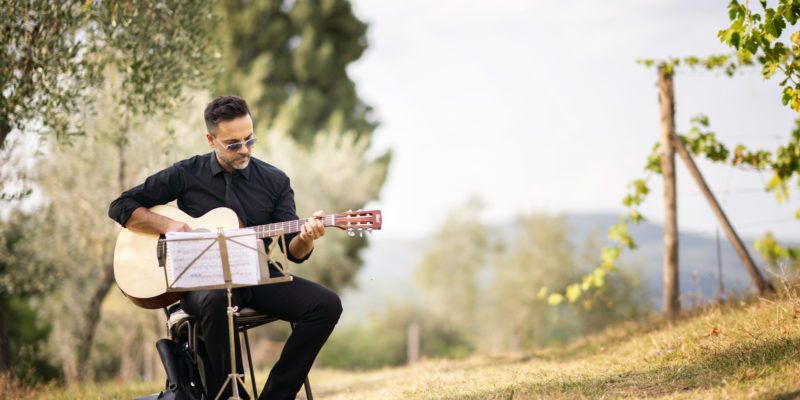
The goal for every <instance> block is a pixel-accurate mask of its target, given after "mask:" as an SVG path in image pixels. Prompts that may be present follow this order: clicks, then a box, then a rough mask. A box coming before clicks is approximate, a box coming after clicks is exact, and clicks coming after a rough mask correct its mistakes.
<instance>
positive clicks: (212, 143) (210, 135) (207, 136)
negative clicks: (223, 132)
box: [206, 132, 214, 149]
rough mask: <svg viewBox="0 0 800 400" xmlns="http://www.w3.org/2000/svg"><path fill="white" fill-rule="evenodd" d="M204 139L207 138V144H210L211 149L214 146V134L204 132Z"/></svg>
mask: <svg viewBox="0 0 800 400" xmlns="http://www.w3.org/2000/svg"><path fill="white" fill-rule="evenodd" d="M206 139H208V145H209V146H211V148H212V149H213V148H214V136H213V135H212V134H210V133H208V132H206Z"/></svg>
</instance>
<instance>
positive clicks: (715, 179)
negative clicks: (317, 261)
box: [350, 0, 800, 238]
mask: <svg viewBox="0 0 800 400" xmlns="http://www.w3.org/2000/svg"><path fill="white" fill-rule="evenodd" d="M353 3H354V5H353V7H354V10H355V13H356V15H357V16H358V17H359V18H360V19H362V20H363V21H365V22H367V23H368V24H369V34H368V37H369V49H368V50H367V52H366V53H365V54H364V56H363V57H362V58H361V60H359V61H358V62H357V63H355V64H354V65H353V66H352V67H351V69H350V73H351V76H352V78H353V79H354V80H355V81H356V84H357V88H358V91H359V94H360V96H361V97H362V98H363V99H364V100H365V101H366V102H367V103H369V104H371V105H372V106H373V107H374V108H375V110H376V116H377V118H378V119H379V120H380V122H381V126H380V127H379V128H378V130H377V131H376V133H375V136H374V137H375V142H374V143H375V150H376V152H379V151H380V150H383V149H387V148H391V149H392V150H393V152H394V159H393V161H392V165H391V170H390V173H389V177H388V180H387V182H386V185H385V187H384V190H383V192H382V194H381V199H380V201H378V202H376V203H375V204H374V206H375V207H379V208H381V209H382V211H383V214H384V219H385V224H384V229H385V230H384V231H383V232H381V233H380V235H378V236H384V235H385V236H387V237H389V236H423V235H426V234H428V233H430V232H431V231H433V230H434V229H436V228H437V227H438V225H439V224H440V223H441V222H442V220H443V219H444V217H445V216H446V214H447V213H448V211H449V210H452V209H454V208H455V207H458V206H459V205H461V204H463V203H464V202H465V200H466V199H467V198H468V197H469V196H471V195H479V196H481V197H482V198H483V199H484V200H485V203H486V209H485V213H484V215H483V218H484V219H485V220H486V221H489V222H491V221H500V222H502V221H508V220H510V219H512V218H514V217H515V216H517V215H519V214H522V213H530V212H549V213H562V212H564V213H571V212H594V211H602V212H612V213H615V214H622V213H624V212H625V211H626V210H625V208H624V206H623V205H622V204H621V201H620V200H621V199H622V197H623V196H624V195H625V193H626V185H627V184H628V183H629V182H630V181H632V180H634V179H638V178H641V177H644V176H645V173H644V170H643V167H644V164H645V159H646V156H647V155H648V154H649V152H650V149H651V147H652V145H653V144H654V143H655V141H657V140H658V138H659V106H658V101H657V93H658V92H657V88H656V80H657V75H656V71H655V69H654V68H646V67H644V66H642V65H639V64H637V63H636V62H635V60H636V59H638V58H661V59H663V58H667V57H684V56H690V55H695V56H705V55H709V54H722V53H728V52H729V49H728V48H727V46H725V45H724V44H722V43H720V41H719V39H718V38H717V31H719V30H720V29H722V28H725V27H727V24H728V18H727V8H726V5H727V3H728V1H727V0H714V1H709V0H707V1H696V0H686V1H662V0H658V1H652V0H651V1H640V0H628V1H594V0H567V1H522V0H499V1H491V2H487V1H465V0H434V1H431V0H426V1H422V0H354V1H353ZM777 85H778V83H777V80H774V79H773V80H771V81H763V79H762V78H761V76H760V72H759V71H758V70H757V69H751V70H748V71H744V72H741V73H739V74H737V76H736V77H735V78H728V77H727V76H725V75H724V74H723V73H722V72H705V71H694V72H693V71H691V70H689V69H685V68H684V69H679V70H678V73H677V75H676V77H675V92H676V99H677V101H676V103H677V105H676V125H677V128H678V131H679V132H684V133H685V132H686V131H688V129H689V120H690V118H691V117H692V116H694V115H696V114H698V113H704V114H706V115H708V116H709V118H710V121H711V128H712V130H713V131H715V132H717V134H718V137H719V138H720V139H721V140H722V141H723V142H724V143H727V144H729V145H730V146H731V147H733V146H735V144H736V143H743V144H745V145H747V146H749V147H754V148H764V149H770V150H772V149H775V148H776V145H777V144H779V143H785V142H786V141H787V139H788V137H789V136H790V132H791V129H792V127H793V121H794V118H795V117H796V113H794V112H792V111H791V110H790V109H788V108H787V107H784V106H783V105H782V104H781V103H780V90H779V88H778V86H777ZM678 162H680V161H679V160H678ZM699 165H700V168H701V169H702V171H703V173H704V174H705V175H706V178H707V180H708V181H709V183H710V185H711V187H712V190H713V191H714V192H715V194H716V195H717V197H718V198H719V200H720V202H721V203H722V204H723V208H724V209H725V210H726V212H728V213H729V218H730V219H731V221H732V222H733V224H734V226H735V227H736V228H737V229H739V230H740V231H741V232H742V233H743V234H744V235H760V234H762V233H763V232H764V230H766V229H771V230H772V231H773V232H775V233H777V234H779V235H782V237H788V236H793V237H795V238H800V229H798V228H800V223H798V222H797V221H796V220H793V219H792V214H793V213H794V211H795V210H797V208H798V207H800V199H798V197H800V195H798V192H797V190H795V191H794V193H793V194H794V195H795V196H794V198H793V199H792V201H791V203H790V204H788V205H783V206H779V205H777V203H776V201H775V199H774V197H773V195H771V194H767V193H764V192H763V191H762V188H763V185H764V182H766V181H767V180H768V179H769V177H770V175H769V174H766V173H765V174H758V173H753V172H743V171H740V170H735V169H732V168H729V167H719V166H713V165H710V164H708V163H704V162H700V163H699ZM678 183H679V187H678V194H679V197H678V208H679V209H678V213H679V228H680V229H681V230H682V231H694V232H705V233H707V234H709V235H713V232H714V229H715V227H716V222H715V219H714V217H713V214H712V213H711V211H710V209H709V207H708V206H707V204H706V203H705V200H704V199H703V197H702V196H701V195H700V192H699V190H698V189H697V188H696V186H695V184H694V183H693V181H692V180H691V178H690V177H689V175H688V174H687V173H686V170H685V168H684V167H683V165H679V167H678ZM661 185H662V181H661V178H660V177H659V176H654V177H652V178H651V179H650V187H651V189H652V190H653V191H652V193H651V195H650V197H649V198H648V200H647V202H646V205H645V206H644V207H643V211H644V215H645V216H646V217H647V218H648V219H650V220H651V221H653V222H661V221H662V220H663V217H662V215H663V202H662V199H661V195H662V194H661ZM376 238H377V236H376Z"/></svg>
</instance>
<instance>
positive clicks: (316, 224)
mask: <svg viewBox="0 0 800 400" xmlns="http://www.w3.org/2000/svg"><path fill="white" fill-rule="evenodd" d="M323 216H325V213H324V212H323V211H322V210H319V211H317V212H315V213H314V215H313V217H312V218H309V219H308V221H306V223H305V224H303V226H301V227H300V234H299V235H297V236H295V237H294V239H292V241H291V242H289V251H290V252H291V253H292V255H293V256H295V258H303V257H305V256H307V255H308V253H310V252H311V250H312V249H314V241H315V240H317V239H319V238H320V237H322V236H323V235H325V226H324V225H323V224H322V217H323Z"/></svg>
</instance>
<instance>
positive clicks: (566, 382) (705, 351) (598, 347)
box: [0, 297, 800, 400]
mask: <svg viewBox="0 0 800 400" xmlns="http://www.w3.org/2000/svg"><path fill="white" fill-rule="evenodd" d="M265 375H266V373H265V372H264V373H262V374H260V376H262V377H263V376H265ZM310 380H311V382H312V388H313V390H314V396H315V398H317V399H325V400H328V399H331V400H333V399H348V400H351V399H539V398H542V399H550V398H563V399H573V398H592V399H604V398H620V397H630V398H663V399H706V398H748V399H749V398H754V399H793V398H800V300H798V299H797V298H796V297H790V298H783V299H779V300H767V299H758V300H755V301H753V302H751V303H749V304H744V303H739V304H734V305H731V304H727V305H717V306H709V307H707V308H705V309H702V310H695V311H693V312H691V315H686V316H684V317H682V318H681V319H680V320H679V321H676V322H674V323H666V322H664V321H658V320H653V321H649V322H640V323H626V324H620V325H617V326H614V327H613V328H610V329H607V330H606V331H604V332H602V333H598V334H595V335H592V336H588V337H585V338H582V339H581V340H579V341H577V342H575V343H573V344H571V345H569V346H566V347H560V348H556V347H551V348H546V349H542V350H539V351H535V352H532V353H529V354H511V355H502V356H494V357H489V356H481V357H472V358H469V359H466V360H458V361H452V360H425V361H422V362H420V363H418V364H416V365H413V366H408V367H400V368H385V369H380V370H373V371H363V372H350V371H336V370H327V369H315V370H313V371H312V373H311V376H310ZM160 385H161V384H160V383H153V384H149V386H148V385H145V384H140V385H137V386H133V385H125V386H122V385H116V384H112V383H109V384H98V385H88V386H86V387H82V388H80V389H78V388H72V389H62V388H57V387H54V386H41V387H38V388H35V389H33V390H29V391H28V392H24V393H23V392H22V391H21V390H22V389H20V388H19V387H17V388H16V389H14V385H13V384H9V382H4V381H0V388H3V389H4V395H3V396H0V397H2V398H23V399H26V398H30V399H115V398H119V399H132V398H135V397H137V396H141V395H143V394H146V393H152V392H155V391H157V390H158V388H159V386H160ZM7 395H9V396H7ZM298 398H301V399H302V398H304V395H303V392H302V390H301V394H300V395H299V396H298Z"/></svg>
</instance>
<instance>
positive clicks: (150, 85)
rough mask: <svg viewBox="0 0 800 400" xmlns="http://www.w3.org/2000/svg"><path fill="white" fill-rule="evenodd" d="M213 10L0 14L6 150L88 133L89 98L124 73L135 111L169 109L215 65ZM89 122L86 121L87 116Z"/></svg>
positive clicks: (104, 4)
mask: <svg viewBox="0 0 800 400" xmlns="http://www.w3.org/2000/svg"><path fill="white" fill-rule="evenodd" d="M208 8H209V4H208V3H206V2H184V1H177V0H127V1H121V0H112V1H89V2H86V1H77V0H60V1H50V0H32V1H29V0H6V1H3V2H2V5H0V19H2V20H3V21H4V22H3V29H0V68H1V69H0V146H3V144H4V143H5V139H6V137H7V136H8V134H9V133H10V132H11V131H12V130H14V129H17V130H20V131H22V132H26V133H32V132H35V131H41V130H45V131H49V132H51V133H53V134H54V135H55V136H56V137H57V138H60V139H65V138H67V137H69V136H70V135H74V134H78V133H81V132H83V129H82V126H81V122H82V120H83V118H82V116H85V114H83V113H86V112H91V111H89V110H88V109H87V108H86V107H84V103H85V102H86V101H87V100H88V98H87V97H86V95H87V94H88V92H87V90H88V89H89V88H91V87H94V86H96V85H97V84H98V83H100V82H101V81H102V78H103V71H104V70H105V69H106V68H107V67H109V68H112V69H114V70H116V71H120V72H121V73H122V80H123V84H122V85H121V87H120V90H121V91H122V93H124V95H122V96H120V101H121V102H122V104H124V105H126V107H127V108H128V109H129V110H130V111H131V112H149V111H151V110H158V109H165V108H169V107H171V106H173V105H175V104H177V102H178V101H179V100H180V95H181V94H182V88H183V87H184V86H187V85H192V84H193V83H194V84H197V83H199V82H200V80H199V79H198V78H201V76H202V71H204V70H205V69H207V68H208V66H209V62H210V61H212V60H213V55H214V52H213V51H212V48H213V47H212V42H211V40H210V39H209V36H208V35H207V34H206V31H205V28H206V27H207V22H206V21H207V20H209V18H210V15H211V14H210V12H209V11H210V10H209V9H208ZM81 114H83V115H81Z"/></svg>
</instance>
